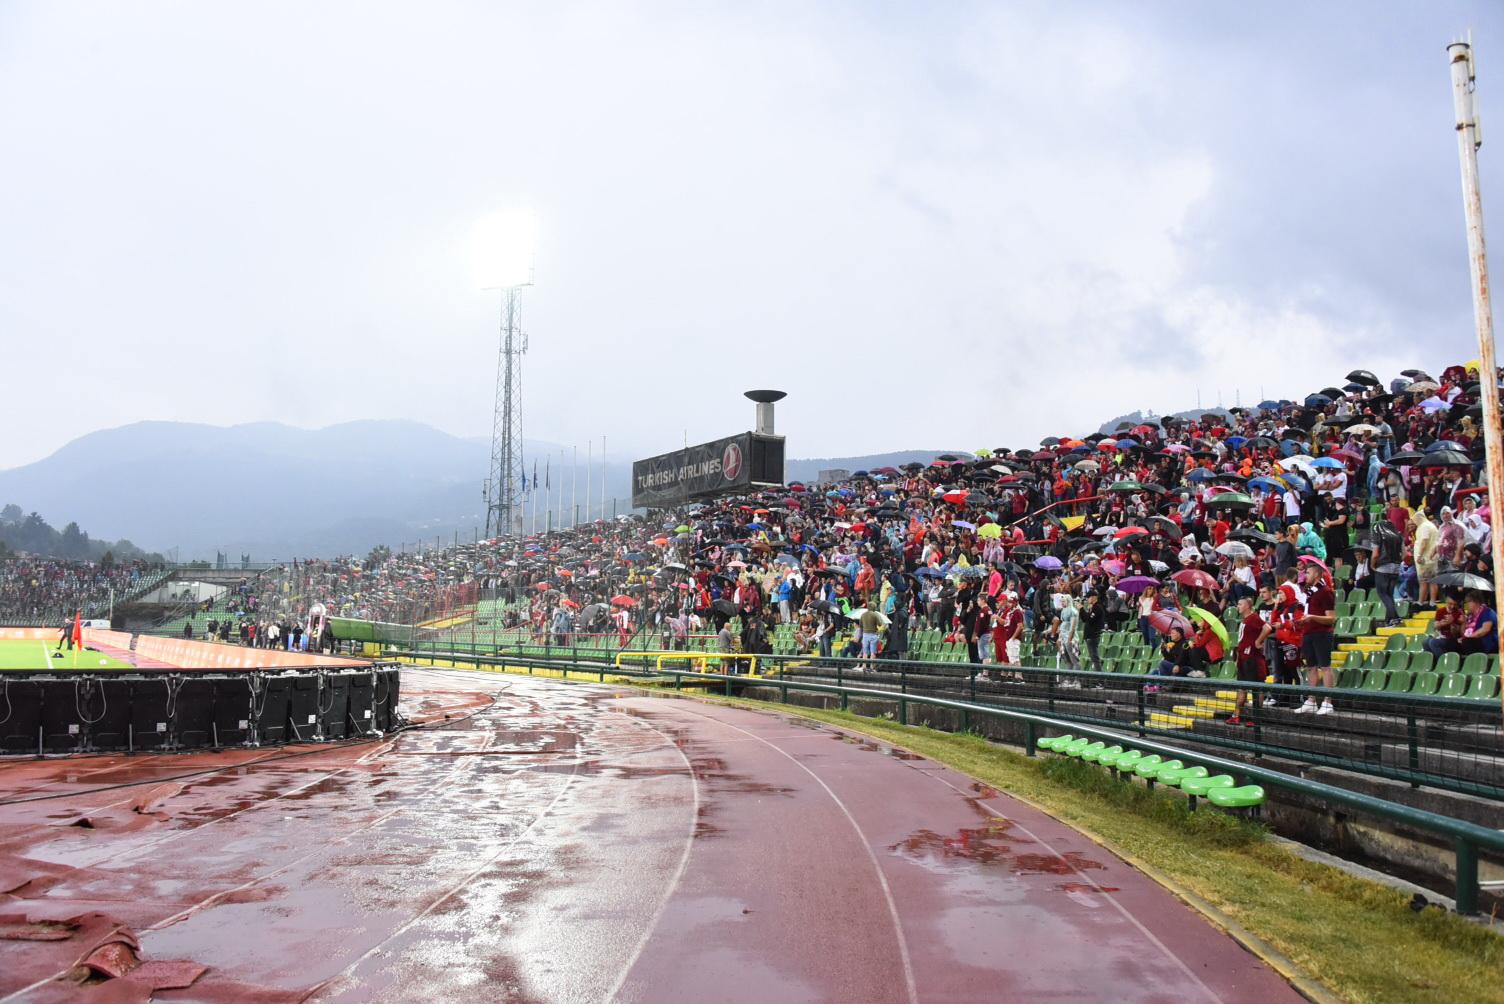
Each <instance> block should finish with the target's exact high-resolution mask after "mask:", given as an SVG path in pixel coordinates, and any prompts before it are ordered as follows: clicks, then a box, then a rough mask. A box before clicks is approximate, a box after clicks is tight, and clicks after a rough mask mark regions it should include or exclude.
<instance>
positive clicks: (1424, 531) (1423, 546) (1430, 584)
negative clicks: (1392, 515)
mask: <svg viewBox="0 0 1504 1004" xmlns="http://www.w3.org/2000/svg"><path fill="white" fill-rule="evenodd" d="M1410 534H1411V536H1410V541H1411V544H1410V546H1411V550H1412V552H1413V553H1414V554H1415V577H1416V579H1417V580H1418V582H1419V583H1420V593H1419V597H1418V599H1419V602H1420V604H1421V606H1430V607H1434V606H1436V598H1437V595H1438V593H1439V590H1438V589H1437V586H1436V581H1435V580H1436V571H1437V565H1438V562H1439V561H1440V551H1441V531H1440V530H1438V529H1437V528H1436V524H1435V523H1432V522H1431V521H1430V520H1429V519H1427V518H1426V513H1425V510H1424V509H1417V510H1416V511H1415V513H1414V515H1412V516H1411V517H1410Z"/></svg>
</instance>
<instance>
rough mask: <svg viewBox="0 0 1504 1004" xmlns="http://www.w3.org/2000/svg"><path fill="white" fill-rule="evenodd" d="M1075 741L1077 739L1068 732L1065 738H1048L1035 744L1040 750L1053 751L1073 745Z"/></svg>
mask: <svg viewBox="0 0 1504 1004" xmlns="http://www.w3.org/2000/svg"><path fill="white" fill-rule="evenodd" d="M1075 741H1076V737H1075V736H1073V735H1071V734H1070V733H1069V732H1067V733H1066V734H1065V735H1063V736H1048V737H1046V738H1044V739H1041V740H1039V742H1037V743H1035V744H1034V745H1036V746H1038V747H1039V748H1040V749H1046V750H1052V751H1053V750H1057V749H1059V748H1060V747H1061V746H1064V745H1066V744H1067V743H1073V742H1075Z"/></svg>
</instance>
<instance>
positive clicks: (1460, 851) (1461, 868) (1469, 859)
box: [1456, 837, 1478, 917]
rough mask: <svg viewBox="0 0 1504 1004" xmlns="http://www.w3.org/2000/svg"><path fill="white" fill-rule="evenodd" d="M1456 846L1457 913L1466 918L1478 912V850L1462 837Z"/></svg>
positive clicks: (1458, 839)
mask: <svg viewBox="0 0 1504 1004" xmlns="http://www.w3.org/2000/svg"><path fill="white" fill-rule="evenodd" d="M1456 846H1457V897H1456V898H1457V912H1458V913H1460V914H1462V915H1463V916H1464V917H1466V916H1469V915H1470V914H1474V913H1477V912H1478V848H1476V847H1474V846H1473V845H1472V843H1471V842H1469V841H1468V840H1467V839H1466V838H1464V837H1458V838H1457V843H1456Z"/></svg>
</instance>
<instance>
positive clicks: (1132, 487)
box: [1107, 480, 1144, 492]
mask: <svg viewBox="0 0 1504 1004" xmlns="http://www.w3.org/2000/svg"><path fill="white" fill-rule="evenodd" d="M1107 490H1108V491H1110V492H1141V491H1143V490H1144V486H1143V485H1141V484H1139V483H1138V482H1137V481H1131V480H1130V481H1114V482H1113V483H1112V484H1110V485H1108V486H1107Z"/></svg>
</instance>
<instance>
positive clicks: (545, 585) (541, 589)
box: [538, 582, 553, 593]
mask: <svg viewBox="0 0 1504 1004" xmlns="http://www.w3.org/2000/svg"><path fill="white" fill-rule="evenodd" d="M552 588H553V586H551V585H549V584H548V583H547V582H540V583H538V592H540V593H546V592H548V591H549V590H550V589H552Z"/></svg>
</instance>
